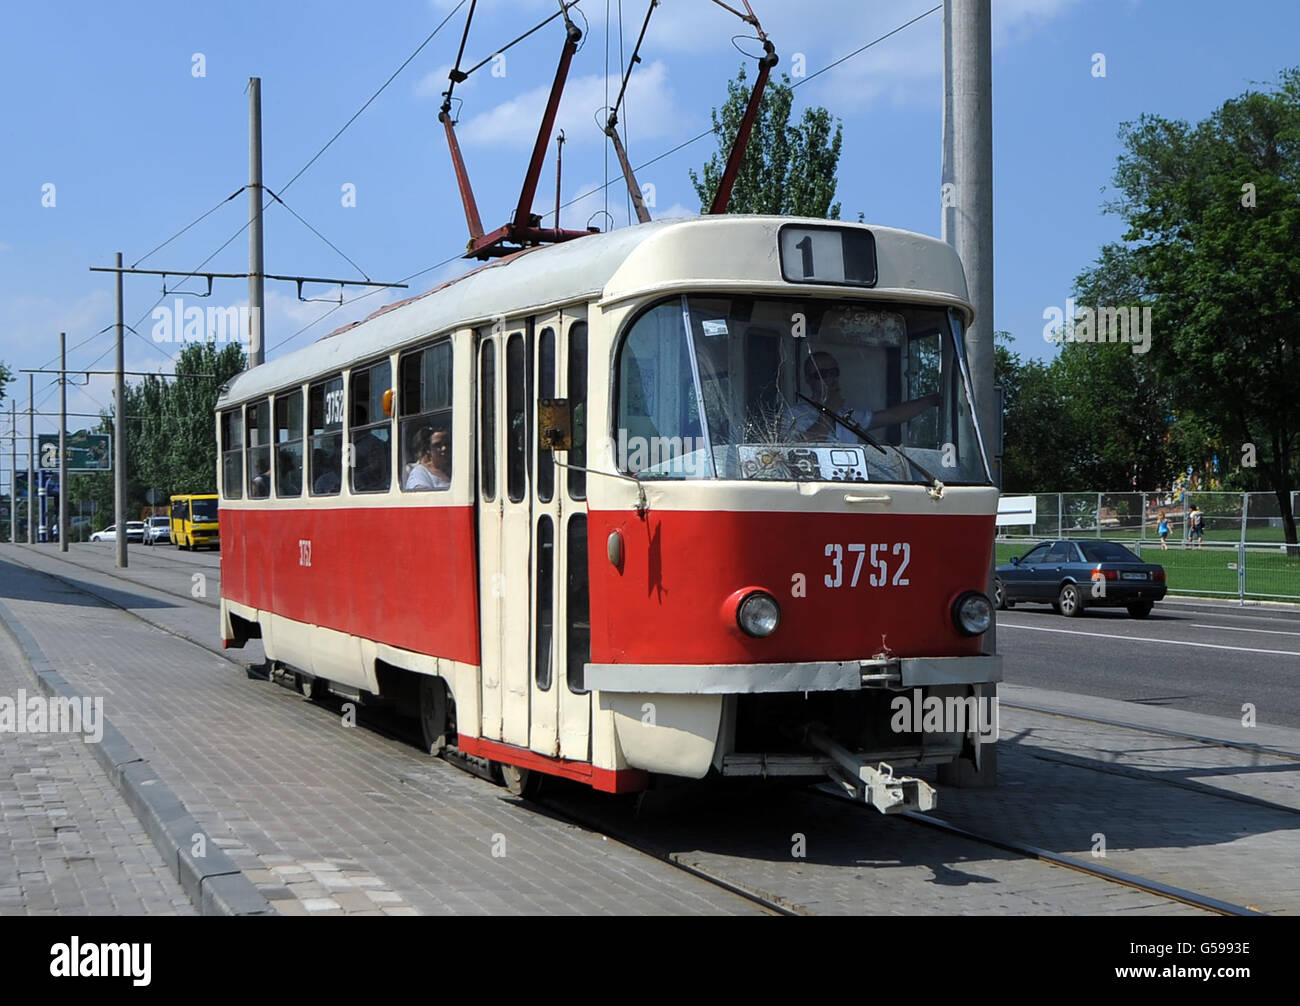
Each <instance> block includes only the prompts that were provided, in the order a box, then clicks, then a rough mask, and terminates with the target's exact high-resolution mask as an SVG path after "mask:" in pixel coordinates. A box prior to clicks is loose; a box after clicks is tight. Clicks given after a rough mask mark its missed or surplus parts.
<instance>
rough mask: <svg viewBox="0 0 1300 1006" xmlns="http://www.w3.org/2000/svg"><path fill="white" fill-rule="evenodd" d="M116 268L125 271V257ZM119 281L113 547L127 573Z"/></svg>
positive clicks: (122, 324)
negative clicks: (123, 267) (123, 268)
mask: <svg viewBox="0 0 1300 1006" xmlns="http://www.w3.org/2000/svg"><path fill="white" fill-rule="evenodd" d="M114 264H115V265H116V266H117V268H118V269H119V270H121V268H122V253H121V252H118V253H117V255H116V257H115V259H114ZM115 275H116V277H117V294H116V300H117V368H116V370H115V372H114V375H113V404H114V408H113V526H114V528H115V530H116V533H115V534H114V535H113V547H114V548H115V549H116V551H117V568H118V569H126V567H127V558H126V378H125V376H124V375H123V373H122V372H123V371H124V370H125V369H126V362H125V361H126V347H125V343H126V321H125V319H124V318H123V317H122V314H123V312H122V273H121V272H120V271H119V272H117V273H116V274H115Z"/></svg>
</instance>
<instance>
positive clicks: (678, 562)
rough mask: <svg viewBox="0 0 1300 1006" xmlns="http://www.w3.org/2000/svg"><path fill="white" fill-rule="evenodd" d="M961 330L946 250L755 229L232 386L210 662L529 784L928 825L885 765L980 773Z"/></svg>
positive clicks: (977, 496) (907, 241)
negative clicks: (752, 785)
mask: <svg viewBox="0 0 1300 1006" xmlns="http://www.w3.org/2000/svg"><path fill="white" fill-rule="evenodd" d="M970 321H971V307H970V305H969V302H968V298H967V295H966V284H965V279H964V276H963V272H962V268H961V264H960V262H959V260H958V259H957V256H956V255H955V253H954V252H953V251H952V250H951V249H950V248H948V247H947V246H946V245H944V244H943V243H941V242H939V241H936V240H934V239H932V238H928V237H924V236H921V235H917V234H911V233H907V232H903V231H898V230H893V229H889V228H881V227H868V226H862V225H852V224H839V223H833V224H831V223H827V222H826V221H812V220H801V219H791V218H775V217H758V216H750V217H746V216H715V217H703V218H696V219H688V220H681V221H664V222H656V223H650V224H643V225H640V226H636V227H629V228H626V229H623V230H618V231H614V232H612V233H609V234H600V235H591V236H589V237H583V238H580V239H577V240H574V241H570V242H568V243H566V244H561V245H556V246H553V247H545V248H535V249H529V250H526V251H522V252H518V253H516V254H514V255H512V256H510V257H508V258H505V259H502V260H500V261H498V262H494V263H492V264H491V265H487V266H483V267H480V268H478V269H476V270H475V271H473V272H471V273H469V274H467V275H466V276H463V277H461V278H459V279H456V280H453V281H451V282H449V283H446V284H443V285H442V286H440V287H438V288H436V289H434V290H431V291H429V292H428V293H425V294H422V295H420V296H417V297H413V298H411V299H410V300H407V301H404V302H402V303H400V304H395V305H391V306H389V307H386V308H384V309H383V310H381V311H379V312H377V313H375V314H374V315H372V316H371V317H370V318H368V319H366V320H365V321H364V322H361V323H359V324H356V325H353V326H350V327H347V328H345V329H343V330H340V331H338V332H335V333H332V334H331V335H329V336H326V337H325V338H323V339H321V340H320V341H318V342H316V343H315V344H313V345H312V346H310V347H308V348H305V349H303V350H300V351H298V352H295V353H292V354H290V355H286V356H284V357H282V358H280V359H276V360H274V361H272V362H270V363H267V364H265V365H263V366H259V367H257V368H255V369H252V370H249V371H247V372H245V373H243V374H241V375H239V376H238V377H237V378H236V379H234V380H233V381H232V382H231V383H230V384H229V386H228V387H226V388H225V389H223V391H222V393H221V396H220V398H219V401H218V405H217V432H218V437H219V449H220V462H219V469H220V471H219V473H218V474H219V478H220V495H221V511H220V514H221V539H222V545H223V550H222V556H221V593H222V597H221V633H222V637H223V640H224V643H225V645H226V646H230V647H240V646H242V645H244V643H245V642H246V641H247V640H248V639H252V638H260V639H261V641H262V644H263V646H264V648H265V652H266V656H267V659H268V661H271V662H272V663H273V666H274V667H276V668H279V669H282V670H283V671H284V672H286V674H290V675H293V676H295V677H296V680H297V682H298V683H299V684H300V685H301V686H302V688H303V689H304V691H306V692H307V693H309V694H310V693H311V692H312V691H313V690H318V689H319V690H324V689H329V690H331V691H333V692H336V693H338V694H340V695H345V696H348V697H351V698H353V699H354V700H359V701H363V702H366V701H388V702H392V703H396V704H397V705H398V706H400V707H402V708H404V709H405V710H406V711H407V712H408V713H410V714H411V715H415V716H418V717H419V720H420V724H421V728H422V731H423V736H424V740H425V743H426V744H427V745H428V747H429V748H430V750H431V751H434V752H447V753H450V754H452V755H454V756H456V757H457V758H459V759H461V760H462V762H465V761H468V762H470V763H473V764H476V765H477V766H479V768H480V769H490V770H492V771H499V772H501V773H502V774H503V775H504V777H505V780H506V782H507V784H508V785H510V786H511V788H512V789H515V790H520V789H522V788H524V787H525V786H527V785H531V784H532V783H535V782H536V781H538V779H539V778H541V777H544V776H546V775H553V776H563V777H567V778H570V779H575V780H579V781H581V782H584V783H587V784H589V785H591V786H593V787H595V788H596V789H599V790H605V791H611V792H627V791H632V790H636V789H639V788H642V787H644V786H646V785H647V783H648V781H649V779H650V778H651V777H652V776H653V775H655V774H666V775H671V776H679V777H688V778H702V777H704V776H706V775H709V774H718V775H721V776H768V777H773V776H784V777H793V778H808V779H815V778H819V777H820V778H825V777H826V776H827V775H829V776H830V777H832V778H833V779H835V780H836V781H838V782H839V783H840V784H841V785H842V786H843V787H844V788H845V789H846V790H848V791H849V792H851V793H853V794H855V795H856V796H857V797H859V798H860V799H862V800H864V801H866V802H868V803H870V804H872V805H874V806H876V807H878V808H879V809H881V810H885V811H891V810H898V809H901V808H904V807H919V808H921V809H928V808H929V807H930V806H933V804H934V789H933V787H931V786H930V785H929V784H928V783H926V782H925V781H923V780H921V779H916V778H911V777H906V776H898V775H894V774H893V773H894V770H895V769H897V768H899V767H902V766H915V765H921V764H940V765H943V764H949V763H957V762H960V761H962V760H965V761H968V762H971V763H973V764H974V765H978V764H979V762H980V757H981V756H980V745H981V742H982V741H985V740H991V739H994V738H989V737H985V736H981V733H980V722H979V721H980V717H978V716H977V715H975V714H974V710H975V708H976V704H977V703H980V702H988V701H989V699H990V697H991V696H995V691H996V685H995V683H996V681H997V680H998V679H999V677H1000V664H999V659H998V658H997V657H996V656H994V655H991V654H987V653H985V652H984V648H983V636H984V634H985V632H986V631H987V630H988V628H989V626H990V624H991V620H992V609H991V605H990V603H989V599H988V597H987V596H986V594H985V591H986V587H987V583H988V571H989V567H990V550H991V549H992V542H993V531H994V519H995V515H996V511H997V495H998V493H997V490H996V488H995V487H994V486H993V484H992V482H991V480H990V477H989V470H988V466H987V462H986V459H985V451H984V447H983V444H982V443H981V435H980V431H979V428H978V426H977V424H976V420H975V417H974V414H973V410H972V407H971V382H970V375H969V373H968V370H967V364H966V357H965V348H964V342H963V338H964V331H965V328H966V326H967V325H968V324H969V323H970ZM992 701H993V702H996V698H995V697H993V698H992ZM935 709H940V710H941V711H942V712H944V713H945V714H950V713H952V712H954V710H955V711H956V712H957V713H959V714H960V713H961V712H962V711H963V710H967V711H971V713H972V715H970V716H969V717H962V716H960V715H959V716H958V717H957V718H956V721H954V719H953V717H951V716H948V715H943V716H931V715H930V713H931V712H933V711H934V710H935ZM923 713H924V715H923ZM959 768H960V765H956V764H954V767H953V768H952V769H950V771H953V772H955V771H957V770H958V769H959ZM963 771H964V770H963Z"/></svg>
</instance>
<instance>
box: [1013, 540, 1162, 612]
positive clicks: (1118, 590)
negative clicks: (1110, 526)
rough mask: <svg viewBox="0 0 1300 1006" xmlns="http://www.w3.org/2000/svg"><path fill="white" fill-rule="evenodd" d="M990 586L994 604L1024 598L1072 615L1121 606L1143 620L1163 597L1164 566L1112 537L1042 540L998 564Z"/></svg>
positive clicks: (1014, 601)
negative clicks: (1003, 563) (1102, 538)
mask: <svg viewBox="0 0 1300 1006" xmlns="http://www.w3.org/2000/svg"><path fill="white" fill-rule="evenodd" d="M993 589H994V601H995V602H996V604H997V606H998V607H999V608H1010V607H1012V606H1013V605H1015V604H1016V603H1017V602H1018V601H1029V602H1032V603H1038V604H1050V605H1051V606H1052V607H1054V608H1055V609H1056V610H1057V611H1058V612H1060V613H1061V614H1062V615H1065V616H1066V617H1068V618H1075V617H1077V616H1079V615H1081V614H1083V610H1084V608H1120V607H1123V608H1127V609H1128V613H1129V614H1130V615H1131V616H1132V617H1133V618H1146V617H1147V615H1149V614H1151V606H1152V605H1153V604H1155V602H1156V601H1159V600H1160V599H1161V598H1163V597H1164V596H1165V590H1166V585H1165V568H1164V567H1163V566H1159V565H1156V564H1155V563H1152V562H1143V561H1142V560H1141V559H1140V558H1138V557H1137V556H1136V555H1134V554H1133V553H1132V552H1130V551H1129V550H1128V549H1126V548H1125V547H1124V546H1123V545H1120V544H1118V543H1116V542H1113V541H1102V540H1100V539H1087V538H1085V539H1073V540H1070V541H1045V542H1042V543H1040V544H1038V545H1035V546H1034V547H1033V548H1031V549H1030V550H1029V551H1028V552H1026V553H1025V554H1024V555H1022V556H1020V557H1019V558H1017V559H1012V560H1011V562H1010V563H1008V564H1007V565H1005V566H999V567H998V568H997V574H996V577H995V579H994V581H993Z"/></svg>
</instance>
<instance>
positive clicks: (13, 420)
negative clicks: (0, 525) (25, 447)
mask: <svg viewBox="0 0 1300 1006" xmlns="http://www.w3.org/2000/svg"><path fill="white" fill-rule="evenodd" d="M9 425H10V426H12V427H13V430H14V438H13V440H11V441H10V442H9V471H10V473H11V474H12V478H10V480H9V541H10V542H11V543H12V544H14V545H17V544H18V403H17V402H13V401H11V402H10V403H9Z"/></svg>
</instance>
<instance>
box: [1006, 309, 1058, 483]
mask: <svg viewBox="0 0 1300 1006" xmlns="http://www.w3.org/2000/svg"><path fill="white" fill-rule="evenodd" d="M1006 336H1007V333H1005V332H998V333H996V334H995V344H994V347H993V369H994V381H995V383H997V384H998V385H999V386H1000V387H1001V388H1002V408H1003V419H1002V440H1003V443H1002V487H1003V489H1005V490H1006V491H1007V492H1009V493H1033V492H1061V491H1064V489H1063V488H1062V487H1066V486H1070V485H1072V484H1073V482H1074V478H1075V473H1074V459H1073V455H1072V453H1071V450H1070V447H1071V441H1070V440H1069V439H1068V438H1065V437H1062V436H1061V416H1062V413H1063V411H1064V405H1063V401H1064V398H1065V396H1064V395H1063V394H1062V392H1061V389H1060V386H1059V382H1058V380H1057V375H1056V372H1055V371H1054V370H1053V369H1052V367H1051V365H1049V364H1045V363H1042V362H1040V361H1038V360H1027V361H1026V360H1022V359H1021V358H1020V354H1019V353H1013V352H1012V351H1011V350H1010V349H1008V348H1007V347H1006V346H1002V345H997V344H996V340H997V339H998V338H1000V337H1006Z"/></svg>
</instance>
